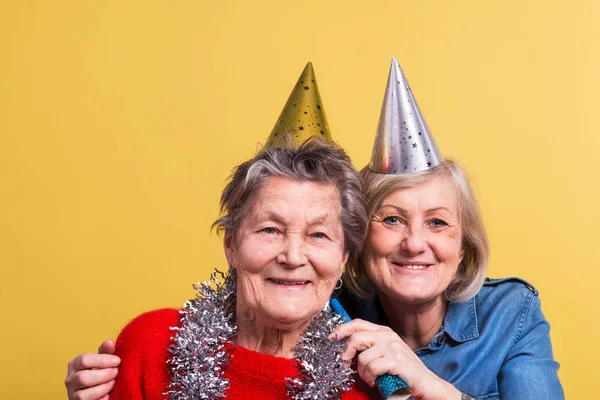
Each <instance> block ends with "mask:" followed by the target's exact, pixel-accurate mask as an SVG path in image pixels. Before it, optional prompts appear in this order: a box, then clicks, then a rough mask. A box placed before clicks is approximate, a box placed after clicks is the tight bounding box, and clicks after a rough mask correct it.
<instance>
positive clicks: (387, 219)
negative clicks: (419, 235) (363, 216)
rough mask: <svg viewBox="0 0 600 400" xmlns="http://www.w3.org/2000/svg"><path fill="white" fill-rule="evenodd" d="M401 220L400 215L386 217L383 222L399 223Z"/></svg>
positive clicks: (389, 223) (388, 223)
mask: <svg viewBox="0 0 600 400" xmlns="http://www.w3.org/2000/svg"><path fill="white" fill-rule="evenodd" d="M400 222H401V220H400V218H398V217H385V218H384V219H383V223H384V224H387V225H398V224H399V223H400Z"/></svg>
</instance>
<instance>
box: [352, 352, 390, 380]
mask: <svg viewBox="0 0 600 400" xmlns="http://www.w3.org/2000/svg"><path fill="white" fill-rule="evenodd" d="M382 357H385V354H384V352H383V347H381V346H373V347H371V348H370V349H367V350H365V351H363V352H362V353H360V354H359V355H358V358H357V365H356V372H358V374H359V375H361V376H362V374H364V372H365V370H366V369H367V367H368V366H369V364H371V363H372V362H373V361H375V360H377V359H378V358H382Z"/></svg>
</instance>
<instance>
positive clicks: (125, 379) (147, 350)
mask: <svg viewBox="0 0 600 400" xmlns="http://www.w3.org/2000/svg"><path fill="white" fill-rule="evenodd" d="M179 319H180V316H179V311H177V310H175V309H172V308H165V309H161V310H154V311H150V312H146V313H144V314H141V315H139V316H137V317H136V318H134V319H133V320H132V321H131V322H129V323H128V324H127V325H126V326H125V328H123V330H122V331H121V333H120V334H119V337H118V338H117V343H116V347H115V355H117V356H119V357H120V358H121V365H120V366H119V376H118V378H117V381H116V383H115V387H114V389H113V390H112V392H111V394H110V398H111V399H114V400H121V399H127V400H143V399H148V398H151V399H159V398H163V397H162V395H161V393H163V392H164V391H165V390H166V388H167V386H168V384H169V373H168V368H167V361H168V360H169V358H170V357H171V355H170V352H169V346H170V344H171V342H172V340H173V339H172V338H173V337H174V336H175V333H176V332H174V331H173V328H176V327H178V326H179Z"/></svg>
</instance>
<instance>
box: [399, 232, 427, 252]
mask: <svg viewBox="0 0 600 400" xmlns="http://www.w3.org/2000/svg"><path fill="white" fill-rule="evenodd" d="M400 248H401V249H402V250H403V251H405V252H407V253H409V254H419V253H422V252H424V251H425V249H426V248H427V232H426V231H425V229H423V228H421V227H409V228H408V229H407V230H406V236H404V238H402V242H401V243H400Z"/></svg>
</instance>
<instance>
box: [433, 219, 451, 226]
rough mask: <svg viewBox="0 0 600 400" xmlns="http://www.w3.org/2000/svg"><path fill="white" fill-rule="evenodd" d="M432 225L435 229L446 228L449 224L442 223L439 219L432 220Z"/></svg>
mask: <svg viewBox="0 0 600 400" xmlns="http://www.w3.org/2000/svg"><path fill="white" fill-rule="evenodd" d="M430 224H431V226H433V227H434V228H443V227H445V226H448V224H447V223H445V222H444V221H442V220H441V219H438V218H434V219H432V220H431V222H430Z"/></svg>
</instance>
